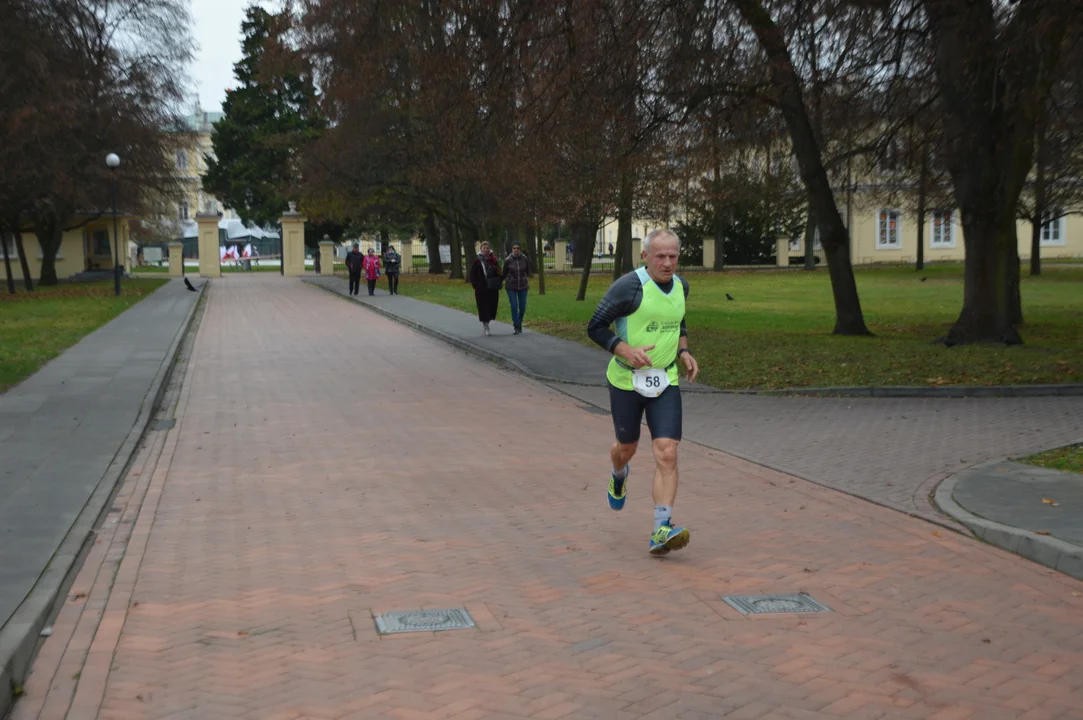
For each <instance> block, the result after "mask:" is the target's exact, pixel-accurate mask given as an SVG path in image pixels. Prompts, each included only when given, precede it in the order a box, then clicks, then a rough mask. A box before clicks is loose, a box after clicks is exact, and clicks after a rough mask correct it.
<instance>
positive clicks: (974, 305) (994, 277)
mask: <svg viewBox="0 0 1083 720" xmlns="http://www.w3.org/2000/svg"><path fill="white" fill-rule="evenodd" d="M962 216H963V237H964V244H965V246H966V262H965V267H964V271H963V275H964V283H963V310H962V312H961V313H960V314H959V318H958V319H957V320H956V321H955V324H954V325H952V326H951V329H950V330H948V334H947V336H946V337H945V338H944V343H945V344H946V345H948V346H952V345H959V344H963V343H971V342H983V341H996V342H1003V343H1005V344H1008V345H1018V344H1021V343H1022V342H1023V341H1022V339H1021V338H1020V337H1019V333H1018V332H1016V330H1015V327H1013V323H1012V315H1013V312H1012V275H1013V270H1012V253H1011V252H1010V250H1009V243H1010V242H1015V240H1016V238H1015V213H1014V212H1010V211H1009V212H1003V211H1001V212H999V213H996V216H994V215H993V214H992V213H990V214H983V213H976V212H973V211H969V210H968V209H967V208H965V207H964V209H963V211H962Z"/></svg>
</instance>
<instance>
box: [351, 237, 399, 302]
mask: <svg viewBox="0 0 1083 720" xmlns="http://www.w3.org/2000/svg"><path fill="white" fill-rule="evenodd" d="M401 268H402V256H401V255H399V254H398V253H397V252H396V251H395V247H394V246H393V245H388V246H387V249H386V250H384V256H383V262H382V263H381V261H380V256H379V255H377V254H376V250H374V249H373V248H369V251H368V254H362V253H361V245H360V244H359V243H354V244H353V250H351V251H350V252H348V253H347V254H346V270H347V272H349V274H350V294H351V295H357V294H358V292H359V291H360V290H361V275H362V274H364V276H365V280H366V281H367V282H368V288H369V295H375V294H376V281H377V280H379V279H380V273H381V272H383V273H384V274H385V275H387V289H388V291H389V292H390V293H391V294H392V295H398V293H399V270H400V269H401Z"/></svg>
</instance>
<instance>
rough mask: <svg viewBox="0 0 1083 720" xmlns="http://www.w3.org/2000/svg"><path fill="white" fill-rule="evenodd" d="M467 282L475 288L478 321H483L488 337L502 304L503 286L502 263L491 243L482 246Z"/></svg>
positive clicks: (471, 267)
mask: <svg viewBox="0 0 1083 720" xmlns="http://www.w3.org/2000/svg"><path fill="white" fill-rule="evenodd" d="M467 280H469V281H470V284H471V285H473V286H474V302H476V303H477V306H478V320H480V321H481V324H482V327H483V328H484V333H485V334H486V335H488V334H489V322H490V321H491V320H495V319H496V308H497V305H498V304H499V303H500V286H501V285H502V284H503V280H502V278H501V277H500V261H499V260H497V258H496V254H495V253H493V251H492V248H490V247H489V243H487V242H483V243H482V244H481V252H479V253H478V256H477V257H476V258H474V262H473V263H471V265H470V272H469V273H468V274H467Z"/></svg>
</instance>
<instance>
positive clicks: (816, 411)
mask: <svg viewBox="0 0 1083 720" xmlns="http://www.w3.org/2000/svg"><path fill="white" fill-rule="evenodd" d="M690 332H691V337H692V338H693V344H694V342H695V341H694V338H695V328H692V329H691V330H690ZM715 361H717V360H715ZM559 388H560V389H561V390H562V391H564V392H566V393H568V394H570V395H572V396H574V397H579V398H581V399H583V400H586V401H587V402H590V403H595V404H598V405H603V406H608V403H609V399H608V396H607V395H606V390H605V388H595V387H585V386H574V385H560V386H559ZM684 410H685V418H686V420H687V425H688V432H687V433H686V434H685V439H686V440H693V441H695V442H698V443H702V444H704V445H706V446H708V447H712V448H716V449H718V450H723V451H729V452H732V453H736V454H737V455H739V456H741V457H744V458H747V459H749V460H752V461H754V462H759V463H762V464H766V465H768V466H769V467H773V468H776V469H778V470H782V471H783V472H788V473H793V474H795V475H797V476H799V477H803V478H807V479H809V480H812V481H814V482H816V483H819V484H821V485H826V486H827V487H831V488H836V489H838V490H842V491H844V492H847V493H851V494H853V495H857V496H858V497H863V498H866V499H868V500H872V501H873V502H876V503H880V504H883V505H886V506H887V507H890V508H894V509H896V510H901V511H902V512H905V513H910V514H913V515H917V516H919V517H923V518H927V519H931V520H938V521H940V522H951V521H950V519H948V518H947V517H946V516H945V515H943V514H942V513H941V512H940V511H939V510H937V509H936V508H935V507H934V506H933V504H932V502H931V501H930V498H929V495H930V494H931V493H932V492H933V491H934V490H935V489H936V486H937V484H939V482H940V481H941V480H943V479H944V478H946V477H948V476H949V475H951V474H953V473H956V472H959V471H960V470H962V469H964V468H967V467H970V466H971V465H979V464H981V463H983V462H988V461H989V460H996V459H1000V458H1004V457H1008V456H1017V457H1018V456H1023V455H1029V454H1031V453H1035V452H1039V451H1041V450H1047V449H1049V448H1052V447H1057V446H1059V445H1067V444H1069V443H1073V442H1079V441H1083V397H1024V398H869V397H866V398H860V397H855V398H831V397H823V398H810V397H769V396H760V395H702V394H695V395H693V394H689V395H686V397H685V400H684Z"/></svg>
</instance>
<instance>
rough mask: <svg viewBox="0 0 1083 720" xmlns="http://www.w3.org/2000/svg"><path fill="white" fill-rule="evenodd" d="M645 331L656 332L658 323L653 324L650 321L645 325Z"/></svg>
mask: <svg viewBox="0 0 1083 720" xmlns="http://www.w3.org/2000/svg"><path fill="white" fill-rule="evenodd" d="M646 330H647V332H655V331H657V330H658V323H656V322H654V321H653V320H652V321H651V322H649V323H648V324H647V327H646Z"/></svg>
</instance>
